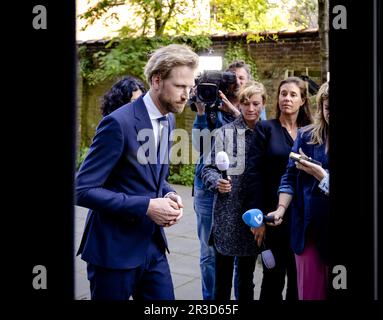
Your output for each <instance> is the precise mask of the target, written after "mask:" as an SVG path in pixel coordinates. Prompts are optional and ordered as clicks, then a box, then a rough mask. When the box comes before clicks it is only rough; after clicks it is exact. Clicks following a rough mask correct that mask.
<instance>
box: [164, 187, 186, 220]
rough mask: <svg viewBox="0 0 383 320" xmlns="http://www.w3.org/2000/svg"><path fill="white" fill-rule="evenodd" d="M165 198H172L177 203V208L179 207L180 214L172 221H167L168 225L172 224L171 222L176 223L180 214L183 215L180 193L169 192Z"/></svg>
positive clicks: (180, 216)
mask: <svg viewBox="0 0 383 320" xmlns="http://www.w3.org/2000/svg"><path fill="white" fill-rule="evenodd" d="M165 198H169V199H172V200H173V201H174V202H176V203H177V204H178V208H179V209H180V211H181V213H180V215H179V216H178V217H177V218H176V219H175V220H173V221H170V223H169V227H170V226H172V225H173V224H176V223H177V222H178V221H179V220H180V219H181V218H182V216H183V215H184V209H183V208H184V205H183V203H182V198H181V196H180V195H178V194H177V193H175V192H171V193H168V194H167V195H166V196H165Z"/></svg>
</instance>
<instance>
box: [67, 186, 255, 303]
mask: <svg viewBox="0 0 383 320" xmlns="http://www.w3.org/2000/svg"><path fill="white" fill-rule="evenodd" d="M173 187H174V188H175V190H176V191H177V192H178V193H179V194H180V195H181V197H182V199H183V202H184V206H185V209H184V216H183V218H182V219H181V221H180V222H179V223H178V224H176V225H174V226H173V227H171V228H165V232H166V235H167V239H168V244H169V250H170V254H169V255H168V260H169V265H170V270H171V273H172V278H173V284H174V291H175V296H176V299H177V300H202V289H201V273H200V267H199V240H198V236H197V226H196V217H195V212H194V210H193V198H192V196H191V188H190V187H185V186H180V185H174V186H173ZM87 211H88V209H86V208H82V207H77V206H76V208H75V245H76V246H75V248H74V249H75V251H77V249H78V246H79V243H80V240H81V236H82V232H83V230H84V224H85V219H86V214H87ZM261 279H262V265H261V263H260V260H259V259H258V261H257V264H256V268H255V272H254V284H255V288H254V299H258V298H259V289H260V285H261ZM75 298H76V300H89V299H90V293H89V282H88V280H87V278H86V263H85V262H84V261H83V260H81V259H80V257H76V258H75ZM232 299H233V294H232Z"/></svg>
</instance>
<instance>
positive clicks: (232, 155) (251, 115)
mask: <svg viewBox="0 0 383 320" xmlns="http://www.w3.org/2000/svg"><path fill="white" fill-rule="evenodd" d="M239 100H240V111H241V115H240V116H239V117H238V118H237V119H236V120H234V121H233V122H231V123H229V124H227V125H225V126H223V127H221V128H220V129H219V130H218V131H217V134H216V139H215V144H214V147H213V148H212V152H211V162H207V163H211V164H210V165H205V166H204V168H203V170H202V179H203V182H204V183H205V186H206V187H207V188H208V189H209V190H211V191H214V192H215V196H214V204H213V225H212V231H211V235H210V241H211V242H212V243H213V245H214V248H215V251H216V268H215V276H216V279H215V299H216V300H230V294H231V288H232V278H233V263H234V257H238V299H239V300H253V299H254V284H253V273H254V268H255V261H256V257H257V254H258V246H257V244H256V242H255V241H254V236H253V234H252V232H251V230H250V228H249V227H248V226H246V224H245V223H244V222H243V221H242V214H243V212H244V207H243V200H244V196H243V195H244V189H245V188H246V186H245V185H244V183H243V181H244V178H245V176H246V168H247V161H248V157H247V156H246V154H247V152H248V150H249V146H250V145H251V144H252V142H251V140H252V139H253V138H254V132H253V129H254V127H255V124H256V122H257V121H258V120H259V117H260V112H261V111H262V108H263V106H264V104H265V101H266V90H265V88H264V86H263V85H262V84H261V83H258V82H249V83H248V84H246V85H245V87H244V88H242V89H241V91H240V94H239ZM222 150H223V151H225V152H226V153H227V154H228V156H229V159H230V167H229V169H228V170H227V173H228V175H229V178H228V180H225V179H223V178H222V175H221V172H220V171H219V170H218V168H217V167H216V165H215V164H214V163H215V162H214V161H215V155H216V153H217V152H218V151H222Z"/></svg>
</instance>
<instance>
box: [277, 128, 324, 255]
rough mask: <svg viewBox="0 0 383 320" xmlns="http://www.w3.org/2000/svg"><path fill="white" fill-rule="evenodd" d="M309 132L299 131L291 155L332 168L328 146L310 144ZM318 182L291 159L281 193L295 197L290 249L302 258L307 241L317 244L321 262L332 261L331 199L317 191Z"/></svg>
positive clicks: (283, 179)
mask: <svg viewBox="0 0 383 320" xmlns="http://www.w3.org/2000/svg"><path fill="white" fill-rule="evenodd" d="M309 141H310V131H309V132H304V133H302V131H301V130H299V131H298V136H297V139H296V140H295V143H294V146H293V148H292V150H291V151H293V152H296V153H299V151H298V150H299V148H302V151H303V152H304V153H305V154H306V155H307V156H309V157H311V158H313V159H315V160H318V161H320V162H321V163H322V167H323V168H324V169H326V170H328V168H329V163H328V156H327V154H326V152H325V144H321V145H319V144H314V145H313V144H308V142H309ZM318 185H319V181H318V180H317V179H315V178H314V177H313V176H312V175H310V174H307V173H306V172H304V171H302V170H298V169H297V168H296V166H295V160H292V159H290V160H289V163H288V165H287V169H286V173H285V174H284V175H283V176H282V179H281V184H280V187H279V192H285V193H289V194H292V195H293V200H292V203H291V205H290V206H291V245H292V248H293V251H294V252H295V253H296V254H301V253H302V251H303V249H304V246H305V241H306V240H307V237H310V238H311V239H312V240H314V243H315V245H316V247H317V249H318V251H319V254H320V255H321V257H322V259H323V260H324V261H326V262H328V259H329V256H328V254H329V214H330V210H329V209H330V208H329V196H328V195H325V194H324V193H323V191H322V190H321V189H320V188H319V187H318Z"/></svg>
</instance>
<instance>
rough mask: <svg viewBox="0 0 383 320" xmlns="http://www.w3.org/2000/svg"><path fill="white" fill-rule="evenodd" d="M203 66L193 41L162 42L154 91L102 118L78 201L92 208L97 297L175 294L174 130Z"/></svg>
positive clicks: (88, 231) (84, 252)
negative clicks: (169, 235)
mask: <svg viewBox="0 0 383 320" xmlns="http://www.w3.org/2000/svg"><path fill="white" fill-rule="evenodd" d="M197 67H198V56H197V54H195V53H194V52H193V51H192V50H191V49H190V48H189V47H187V46H183V45H175V44H172V45H169V46H166V47H162V48H159V49H158V50H156V51H155V52H154V53H153V54H152V55H151V57H150V59H149V61H148V62H147V64H146V66H145V75H146V78H147V81H148V83H149V86H150V89H149V91H148V92H147V93H146V94H145V95H144V96H141V97H139V98H138V99H137V100H135V101H134V102H132V103H129V104H126V105H124V106H122V107H119V108H118V109H116V110H115V111H113V112H111V113H110V114H109V115H106V116H105V117H104V118H103V119H102V120H101V122H100V124H99V125H98V128H97V131H96V135H95V137H94V139H93V142H92V145H91V147H90V151H89V153H88V155H87V156H86V158H85V160H84V162H83V164H82V166H81V167H80V170H79V172H78V175H77V185H76V196H77V205H79V206H83V207H87V208H89V209H90V211H89V213H88V216H87V219H86V224H85V230H84V234H83V237H82V240H81V244H80V248H79V250H78V254H81V258H82V259H83V260H85V261H86V262H87V272H88V280H89V281H90V292H91V298H92V300H129V299H130V297H133V299H134V300H173V299H174V288H173V283H172V279H171V274H170V270H169V265H168V261H167V258H166V255H165V252H166V251H168V247H167V241H166V237H165V233H164V230H163V228H164V227H171V226H172V225H174V224H175V223H177V222H178V221H179V219H180V218H181V217H182V208H183V204H182V199H181V197H180V196H179V195H177V194H176V192H175V191H174V190H173V189H172V188H171V186H170V185H169V184H168V183H167V181H166V179H167V176H168V173H169V159H168V158H167V157H168V152H169V148H170V143H169V135H170V133H171V131H172V130H173V128H174V126H175V120H174V115H173V113H179V112H182V111H183V109H184V107H185V104H186V102H187V100H188V98H189V92H190V90H191V88H192V87H193V86H194V77H195V71H196V69H197ZM141 138H145V139H144V140H143V139H141ZM146 147H147V148H146ZM142 150H146V151H145V152H141V151H142ZM156 155H157V156H156Z"/></svg>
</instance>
